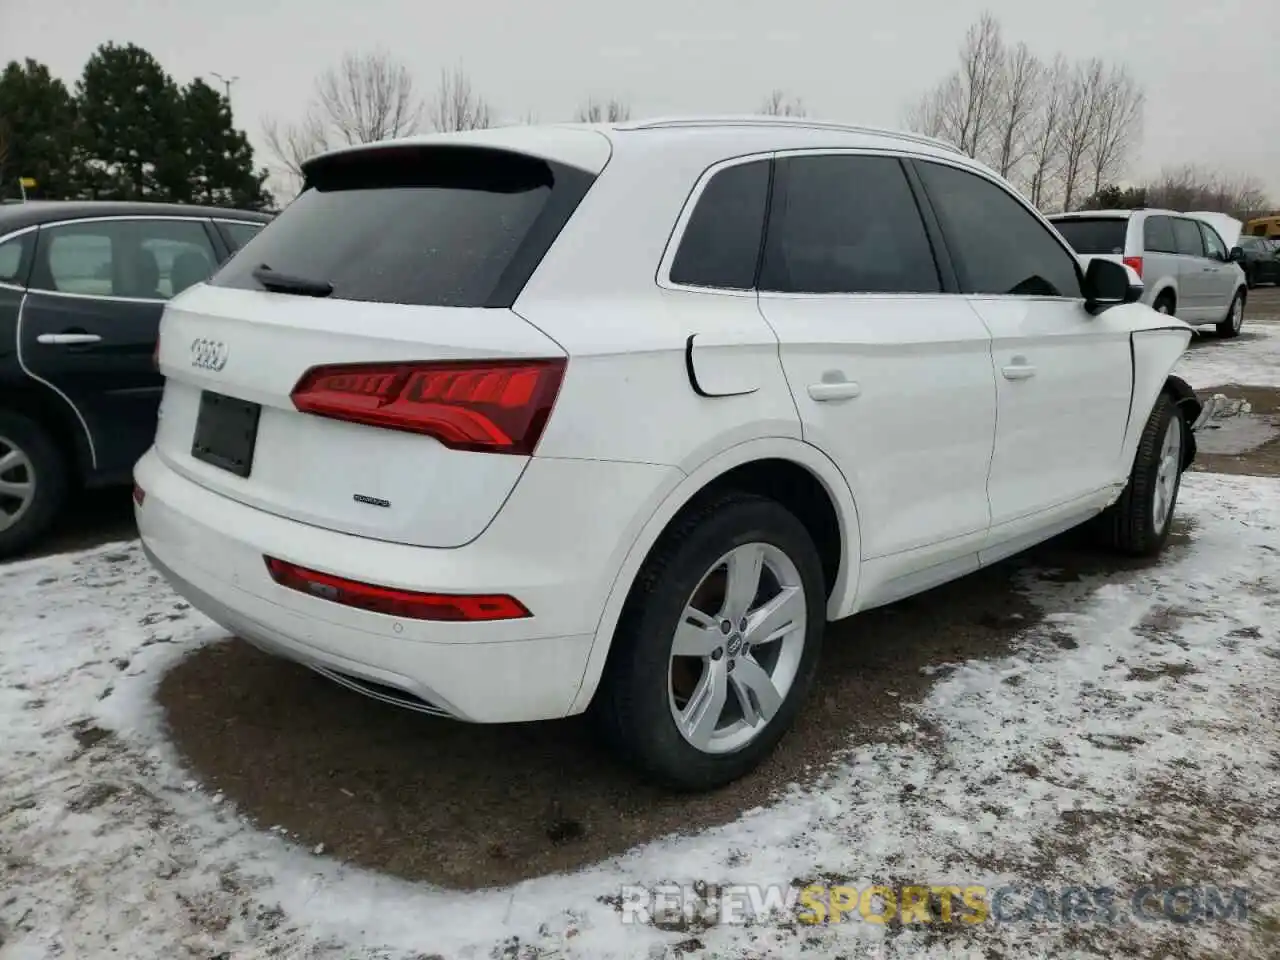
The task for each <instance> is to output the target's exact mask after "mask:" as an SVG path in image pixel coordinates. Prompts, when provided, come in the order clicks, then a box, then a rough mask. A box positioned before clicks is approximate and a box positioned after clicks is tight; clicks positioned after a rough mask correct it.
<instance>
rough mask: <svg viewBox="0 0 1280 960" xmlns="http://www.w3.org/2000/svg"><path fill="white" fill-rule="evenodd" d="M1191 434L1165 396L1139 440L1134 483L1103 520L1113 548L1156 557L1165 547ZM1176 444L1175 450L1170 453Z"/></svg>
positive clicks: (1106, 537) (1104, 535) (1109, 543)
mask: <svg viewBox="0 0 1280 960" xmlns="http://www.w3.org/2000/svg"><path fill="white" fill-rule="evenodd" d="M1187 431H1188V428H1187V424H1186V421H1185V420H1183V418H1182V415H1181V414H1180V413H1178V409H1177V407H1176V406H1174V403H1173V400H1172V399H1171V398H1170V397H1169V395H1168V394H1167V393H1162V394H1160V396H1159V397H1158V398H1157V399H1156V403H1155V406H1154V407H1153V408H1152V410H1151V415H1150V416H1149V417H1148V418H1147V424H1146V426H1145V427H1144V428H1143V430H1142V438H1141V439H1140V440H1139V441H1138V453H1137V455H1136V456H1135V457H1134V461H1133V470H1132V472H1131V473H1130V474H1129V482H1128V484H1126V485H1125V488H1124V492H1123V493H1122V494H1120V499H1119V500H1117V501H1116V502H1115V503H1113V504H1112V505H1111V506H1109V507H1108V508H1107V509H1106V510H1105V511H1104V512H1103V513H1102V516H1101V517H1100V518H1099V519H1100V521H1101V523H1100V528H1101V531H1102V533H1103V537H1104V539H1105V541H1106V542H1107V543H1108V545H1109V546H1111V547H1112V548H1113V549H1115V550H1118V551H1120V552H1121V553H1125V554H1128V555H1130V556H1135V557H1150V556H1154V555H1155V554H1157V553H1159V552H1160V550H1161V549H1162V548H1163V547H1164V545H1165V542H1166V541H1167V540H1168V539H1169V531H1170V530H1171V529H1172V527H1173V516H1174V512H1175V509H1176V507H1177V502H1178V490H1179V489H1180V488H1181V486H1182V468H1183V459H1184V457H1185V451H1186V449H1187ZM1171 444H1172V445H1174V446H1176V449H1175V450H1170V445H1171Z"/></svg>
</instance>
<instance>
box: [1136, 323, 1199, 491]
mask: <svg viewBox="0 0 1280 960" xmlns="http://www.w3.org/2000/svg"><path fill="white" fill-rule="evenodd" d="M1157 316H1159V315H1158V314H1157ZM1160 319H1162V320H1164V321H1165V323H1164V324H1163V325H1161V326H1156V325H1155V324H1149V325H1146V324H1144V326H1143V327H1142V328H1141V329H1137V330H1134V332H1133V334H1132V338H1131V339H1132V343H1133V404H1132V406H1131V407H1130V410H1129V425H1128V428H1127V429H1126V433H1125V444H1124V458H1123V461H1122V472H1123V475H1124V476H1127V475H1128V472H1129V467H1130V465H1131V464H1132V463H1133V458H1134V455H1135V454H1136V452H1137V449H1138V441H1139V440H1140V438H1141V437H1142V430H1143V428H1144V427H1145V426H1146V423H1147V418H1148V417H1150V416H1151V407H1152V405H1153V404H1154V403H1155V402H1156V397H1158V396H1159V395H1160V391H1161V390H1162V389H1163V388H1164V385H1165V382H1166V381H1167V380H1168V378H1169V375H1170V374H1172V373H1173V368H1174V365H1175V364H1176V363H1177V362H1178V360H1179V358H1181V356H1182V354H1183V353H1184V352H1185V351H1186V349H1187V345H1188V344H1189V343H1190V342H1191V336H1192V333H1191V328H1190V327H1188V326H1187V325H1186V324H1185V323H1178V324H1177V325H1173V324H1170V323H1168V318H1167V317H1160Z"/></svg>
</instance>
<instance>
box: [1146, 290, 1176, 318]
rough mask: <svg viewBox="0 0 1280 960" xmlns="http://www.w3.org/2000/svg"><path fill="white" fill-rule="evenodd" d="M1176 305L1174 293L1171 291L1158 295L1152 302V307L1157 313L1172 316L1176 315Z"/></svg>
mask: <svg viewBox="0 0 1280 960" xmlns="http://www.w3.org/2000/svg"><path fill="white" fill-rule="evenodd" d="M1175 307H1176V303H1175V301H1174V299H1173V295H1172V294H1169V293H1162V294H1160V296H1158V297H1156V299H1155V302H1154V303H1153V304H1151V309H1153V310H1154V311H1155V312H1156V313H1164V314H1168V315H1169V316H1171V317H1172V316H1174V315H1175V314H1174V309H1175Z"/></svg>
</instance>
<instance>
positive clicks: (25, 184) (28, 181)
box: [18, 177, 36, 190]
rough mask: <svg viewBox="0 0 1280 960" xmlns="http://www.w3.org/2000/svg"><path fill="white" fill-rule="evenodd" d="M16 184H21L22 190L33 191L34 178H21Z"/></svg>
mask: <svg viewBox="0 0 1280 960" xmlns="http://www.w3.org/2000/svg"><path fill="white" fill-rule="evenodd" d="M18 182H19V183H21V184H22V189H24V190H34V189H35V187H36V178H35V177H23V178H21V179H20V180H19V181H18Z"/></svg>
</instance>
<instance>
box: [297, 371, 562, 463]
mask: <svg viewBox="0 0 1280 960" xmlns="http://www.w3.org/2000/svg"><path fill="white" fill-rule="evenodd" d="M564 369H565V361H564V360H563V359H552V360H488V361H479V362H477V361H462V362H459V361H452V360H449V361H439V362H433V363H398V364H382V363H357V364H349V365H344V366H332V367H313V368H312V369H310V370H308V371H307V372H306V373H305V374H303V375H302V379H301V380H299V381H298V385H297V386H296V387H294V388H293V393H292V398H293V405H294V406H295V407H296V408H297V409H299V410H301V411H303V412H304V413H314V414H316V415H318V416H321V417H332V418H333V419H335V420H348V421H351V422H353V423H364V424H368V425H369V426H373V427H387V428H389V429H391V430H407V431H410V432H412V433H423V434H427V435H428V436H431V437H434V438H435V439H437V440H439V441H440V442H441V443H443V444H444V445H445V446H446V447H452V448H453V449H455V450H481V451H489V452H493V453H519V454H525V455H526V456H527V455H530V454H532V453H533V450H534V448H535V447H536V446H537V445H538V438H539V437H541V436H542V430H543V428H544V427H545V426H546V424H547V418H548V417H550V416H551V408H552V407H553V406H554V405H555V402H556V394H557V393H558V392H559V391H560V381H561V380H562V379H563V378H564Z"/></svg>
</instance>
